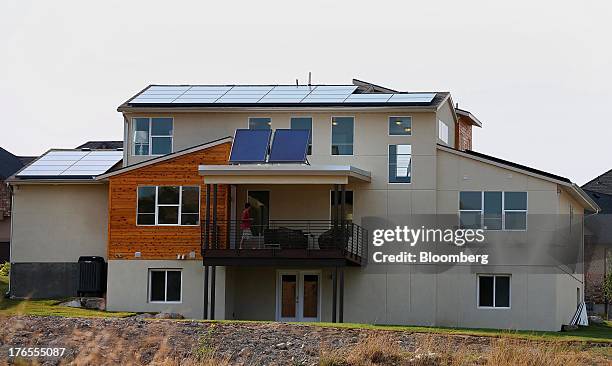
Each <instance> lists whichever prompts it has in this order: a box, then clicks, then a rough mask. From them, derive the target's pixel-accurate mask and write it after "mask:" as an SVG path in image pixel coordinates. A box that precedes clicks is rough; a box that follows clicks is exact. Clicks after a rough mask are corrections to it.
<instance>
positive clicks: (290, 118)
mask: <svg viewBox="0 0 612 366" xmlns="http://www.w3.org/2000/svg"><path fill="white" fill-rule="evenodd" d="M294 118H310V139H311V140H312V141H310V143H309V144H308V145H309V146H310V154H306V155H308V156H312V153H313V151H314V118H313V117H312V116H289V128H290V129H293V127H291V120H292V119H294ZM353 130H355V121H353ZM354 133H355V132H354V131H353V134H354ZM354 145H355V138H354V137H353V149H354V148H355V146H354Z"/></svg>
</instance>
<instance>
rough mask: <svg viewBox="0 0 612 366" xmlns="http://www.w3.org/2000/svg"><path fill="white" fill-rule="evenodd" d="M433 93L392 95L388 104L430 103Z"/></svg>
mask: <svg viewBox="0 0 612 366" xmlns="http://www.w3.org/2000/svg"><path fill="white" fill-rule="evenodd" d="M435 96H436V94H435V93H410V94H393V95H392V96H391V98H390V99H389V103H431V101H432V100H433V98H434V97H435Z"/></svg>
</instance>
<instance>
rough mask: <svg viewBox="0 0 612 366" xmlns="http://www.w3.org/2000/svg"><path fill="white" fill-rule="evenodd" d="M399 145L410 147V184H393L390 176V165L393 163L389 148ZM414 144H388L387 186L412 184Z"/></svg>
mask: <svg viewBox="0 0 612 366" xmlns="http://www.w3.org/2000/svg"><path fill="white" fill-rule="evenodd" d="M397 145H409V146H410V182H391V177H390V176H389V164H390V163H391V154H389V147H391V146H397ZM401 155H406V154H401ZM412 157H413V154H412V144H388V145H387V184H412V180H413V176H412V166H413V163H414V160H412Z"/></svg>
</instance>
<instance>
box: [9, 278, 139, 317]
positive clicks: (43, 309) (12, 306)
mask: <svg viewBox="0 0 612 366" xmlns="http://www.w3.org/2000/svg"><path fill="white" fill-rule="evenodd" d="M7 289H8V277H4V276H0V316H2V315H7V316H8V315H42V316H66V317H84V318H92V317H95V318H100V317H119V318H123V317H126V316H130V315H133V314H134V313H122V312H107V311H98V310H89V309H81V308H71V307H67V306H59V305H58V304H59V303H61V302H62V300H10V299H5V298H4V293H5V292H6V290H7Z"/></svg>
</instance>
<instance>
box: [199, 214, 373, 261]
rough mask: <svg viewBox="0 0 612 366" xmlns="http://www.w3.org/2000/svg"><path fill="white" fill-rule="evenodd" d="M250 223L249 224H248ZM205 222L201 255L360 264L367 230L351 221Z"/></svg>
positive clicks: (363, 254) (363, 256)
mask: <svg viewBox="0 0 612 366" xmlns="http://www.w3.org/2000/svg"><path fill="white" fill-rule="evenodd" d="M249 226H250V227H249ZM208 228H209V229H208V230H207V226H206V223H204V224H203V225H202V254H203V257H204V258H206V257H207V256H208V257H211V256H222V257H224V258H227V257H231V256H234V257H237V256H240V257H245V256H249V255H250V256H255V257H266V256H268V257H276V258H278V257H285V256H288V257H304V258H319V259H321V258H344V259H346V260H349V261H351V262H353V263H354V264H361V261H362V258H365V253H364V251H365V250H366V242H367V231H366V230H365V229H363V228H362V227H360V226H359V225H357V224H354V223H352V222H349V221H344V222H336V221H333V220H270V221H269V222H267V223H265V224H256V223H252V224H251V225H244V223H242V221H240V220H229V221H225V220H223V221H217V222H216V223H213V222H210V223H209V226H208Z"/></svg>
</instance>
